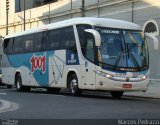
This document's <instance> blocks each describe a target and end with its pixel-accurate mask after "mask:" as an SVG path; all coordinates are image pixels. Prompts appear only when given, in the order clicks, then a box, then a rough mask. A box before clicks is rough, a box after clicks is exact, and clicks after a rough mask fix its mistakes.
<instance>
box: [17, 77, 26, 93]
mask: <svg viewBox="0 0 160 125" xmlns="http://www.w3.org/2000/svg"><path fill="white" fill-rule="evenodd" d="M15 85H16V90H17V91H18V92H22V91H24V87H23V85H22V78H21V75H20V74H18V75H17V76H16V80H15Z"/></svg>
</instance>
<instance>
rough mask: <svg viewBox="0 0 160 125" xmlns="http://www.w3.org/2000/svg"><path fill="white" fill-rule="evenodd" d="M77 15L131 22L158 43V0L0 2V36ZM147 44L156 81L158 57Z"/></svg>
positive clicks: (159, 3) (158, 64)
mask: <svg viewBox="0 0 160 125" xmlns="http://www.w3.org/2000/svg"><path fill="white" fill-rule="evenodd" d="M6 1H8V3H7V5H6ZM6 7H8V23H6V22H7V16H6ZM23 10H25V13H24V11H23ZM80 16H86V17H103V18H113V19H120V20H126V21H129V22H134V23H136V24H139V25H140V26H141V27H142V28H143V30H144V31H145V32H148V33H152V34H154V35H155V37H157V38H158V39H159V42H160V35H159V30H160V1H159V0H1V1H0V35H1V36H5V35H6V33H7V31H6V29H8V34H14V33H16V32H21V31H23V30H24V29H30V28H33V27H38V26H41V25H46V24H49V23H53V22H57V21H61V20H65V19H70V18H76V17H80ZM148 41H149V50H150V68H151V77H152V78H155V79H159V78H160V68H157V67H160V57H156V56H157V55H159V54H158V53H159V52H160V49H158V50H154V49H153V44H152V42H151V40H148ZM155 55H156V56H155ZM155 60H157V61H155Z"/></svg>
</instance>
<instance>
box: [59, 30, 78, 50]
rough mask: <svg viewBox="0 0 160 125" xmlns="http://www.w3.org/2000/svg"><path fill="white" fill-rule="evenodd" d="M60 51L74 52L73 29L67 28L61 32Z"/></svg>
mask: <svg viewBox="0 0 160 125" xmlns="http://www.w3.org/2000/svg"><path fill="white" fill-rule="evenodd" d="M61 42H62V43H61V45H62V46H61V47H62V49H68V50H72V51H76V50H77V49H76V41H75V36H74V31H73V27H67V28H65V29H64V30H63V40H62V41H61Z"/></svg>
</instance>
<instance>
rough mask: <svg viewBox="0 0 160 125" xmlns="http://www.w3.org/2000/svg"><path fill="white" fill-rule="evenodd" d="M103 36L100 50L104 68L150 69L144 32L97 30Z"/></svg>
mask: <svg viewBox="0 0 160 125" xmlns="http://www.w3.org/2000/svg"><path fill="white" fill-rule="evenodd" d="M95 29H96V30H97V31H98V32H99V33H100V35H101V46H100V48H99V50H98V51H99V53H100V57H101V58H100V59H99V60H98V61H99V63H100V65H102V67H103V68H111V69H115V70H122V71H123V70H124V71H142V70H147V69H148V49H147V44H146V41H145V38H144V34H143V32H142V31H134V30H133V31H132V30H119V29H110V28H103V27H96V28H95Z"/></svg>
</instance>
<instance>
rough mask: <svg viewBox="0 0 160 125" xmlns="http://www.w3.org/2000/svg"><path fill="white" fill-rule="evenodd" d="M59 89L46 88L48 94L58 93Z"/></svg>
mask: <svg viewBox="0 0 160 125" xmlns="http://www.w3.org/2000/svg"><path fill="white" fill-rule="evenodd" d="M60 90H61V89H60V88H51V87H49V88H47V91H48V93H53V94H54V93H58V92H59V91H60Z"/></svg>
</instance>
